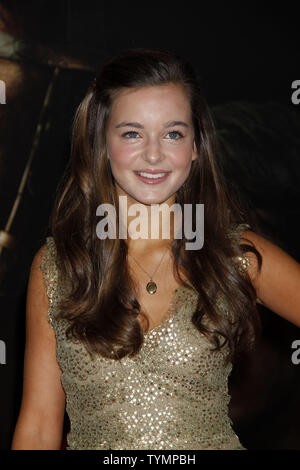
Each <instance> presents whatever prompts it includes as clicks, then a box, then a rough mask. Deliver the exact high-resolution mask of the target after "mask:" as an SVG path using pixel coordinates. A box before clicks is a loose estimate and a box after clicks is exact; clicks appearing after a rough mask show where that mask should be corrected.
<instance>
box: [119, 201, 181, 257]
mask: <svg viewBox="0 0 300 470" xmlns="http://www.w3.org/2000/svg"><path fill="white" fill-rule="evenodd" d="M120 195H121V196H126V198H121V199H120V198H119V215H120V219H119V220H120V224H121V225H122V227H123V233H125V234H127V238H126V240H127V241H126V243H127V245H128V251H133V252H134V251H136V252H143V251H148V250H155V249H158V250H160V249H165V248H167V247H168V246H169V247H170V246H171V243H172V240H173V238H174V232H175V231H176V227H177V225H176V223H175V221H176V215H174V212H173V211H172V210H171V211H170V207H171V206H172V205H173V204H174V203H175V196H172V197H170V198H169V199H168V200H167V201H165V202H163V203H153V204H144V203H140V202H138V201H136V200H134V199H133V198H131V197H130V196H128V194H126V193H124V194H119V196H120Z"/></svg>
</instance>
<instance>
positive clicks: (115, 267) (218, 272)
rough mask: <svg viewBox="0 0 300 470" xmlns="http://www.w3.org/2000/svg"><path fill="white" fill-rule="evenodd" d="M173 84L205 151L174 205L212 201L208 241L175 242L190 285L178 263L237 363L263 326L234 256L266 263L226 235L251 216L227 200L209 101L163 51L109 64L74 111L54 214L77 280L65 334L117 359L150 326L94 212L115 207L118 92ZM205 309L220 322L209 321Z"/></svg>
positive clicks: (123, 254)
mask: <svg viewBox="0 0 300 470" xmlns="http://www.w3.org/2000/svg"><path fill="white" fill-rule="evenodd" d="M168 83H176V84H181V85H182V86H183V87H184V90H185V91H186V93H187V96H188V99H189V102H190V106H191V111H192V119H193V126H194V135H195V143H196V147H197V151H198V158H197V159H196V160H194V161H193V162H192V167H191V170H190V174H189V176H188V178H187V180H186V181H185V183H184V184H183V186H182V187H181V188H180V189H179V190H178V191H177V193H176V202H177V203H179V204H180V205H181V207H182V208H183V207H184V206H183V205H184V204H187V203H188V204H193V207H195V206H194V205H196V204H199V203H200V204H201V203H202V204H204V207H205V242H204V246H203V248H202V249H200V250H195V251H193V250H185V249H184V244H185V243H186V241H187V240H186V239H185V237H184V235H183V237H182V238H181V239H175V240H173V241H172V253H173V258H174V268H175V271H174V272H175V273H176V276H177V278H178V279H179V280H180V282H182V283H183V284H184V281H183V280H182V279H181V276H180V273H179V266H181V267H182V268H183V270H184V272H186V273H187V274H188V279H189V281H190V282H191V284H192V286H193V287H194V289H196V291H197V292H198V294H199V296H198V304H197V308H196V310H195V312H194V314H193V317H192V322H193V324H194V325H195V326H196V327H197V328H198V330H199V331H200V332H202V333H204V334H205V335H206V336H207V337H208V338H209V339H210V340H211V342H212V344H213V345H214V346H215V349H216V350H219V349H220V348H221V347H222V346H223V345H225V344H226V343H227V344H228V346H229V354H228V357H227V360H231V359H232V358H233V357H234V353H235V352H236V351H237V350H238V348H239V350H242V349H243V348H245V347H247V346H249V345H251V344H252V343H253V337H254V336H255V332H258V331H259V329H260V321H259V315H258V311H257V307H256V294H255V290H254V288H253V286H252V284H251V282H250V280H249V277H248V275H247V274H246V275H244V274H241V273H240V272H239V270H238V269H237V265H236V261H235V260H236V257H237V256H241V255H242V254H243V252H244V251H247V250H248V251H253V252H255V253H256V254H257V256H258V259H259V263H258V264H259V268H260V265H261V258H260V254H259V252H257V250H256V249H255V247H253V246H250V245H248V244H247V245H240V244H238V243H232V242H231V239H230V238H228V234H229V233H230V230H231V229H232V223H233V222H236V223H237V222H243V221H244V222H245V220H243V219H242V211H241V210H240V208H239V207H238V205H237V204H235V203H234V202H233V201H230V199H229V197H228V194H227V190H226V187H225V184H224V181H223V179H222V175H221V173H220V171H219V168H218V165H217V161H216V157H215V155H216V149H217V139H216V134H215V129H214V124H213V121H212V118H211V114H210V111H209V108H208V106H207V104H206V101H205V99H204V98H203V96H202V93H201V91H200V85H199V80H198V78H197V77H196V75H195V73H194V72H193V70H192V68H191V66H190V65H189V64H188V63H186V62H184V61H183V60H182V59H180V58H178V57H176V56H173V55H171V54H169V53H166V52H163V51H149V50H130V51H126V52H123V53H122V54H121V55H119V56H118V57H115V58H113V59H112V60H110V61H109V62H107V63H106V64H105V65H104V66H103V67H102V68H101V70H100V71H99V72H98V74H97V76H96V78H95V80H94V82H93V83H92V84H91V85H90V87H89V89H88V91H87V93H86V96H85V97H84V99H83V100H82V102H81V103H80V105H79V107H78V109H77V111H76V113H75V116H74V121H73V123H72V145H71V158H70V162H69V164H68V166H67V168H66V171H65V173H64V175H63V177H62V179H61V182H60V185H59V187H58V190H57V194H56V200H55V204H54V208H53V212H52V214H51V220H50V224H51V232H52V236H53V238H54V241H55V244H56V250H57V255H58V260H59V266H60V271H61V275H62V279H67V281H69V286H70V291H69V293H68V295H65V297H64V299H63V300H62V302H61V304H60V317H62V318H65V319H68V320H69V322H70V325H69V327H68V329H67V335H68V337H71V336H74V337H76V338H77V339H80V340H82V341H83V343H84V344H85V345H86V348H87V350H88V352H89V353H90V354H91V356H93V355H94V354H95V353H98V354H101V355H102V356H104V357H109V358H114V359H118V358H122V357H124V356H126V355H129V356H133V355H135V354H136V353H137V352H138V351H139V350H140V348H141V346H142V343H143V331H142V329H141V326H140V323H139V321H138V319H137V318H136V317H137V315H138V314H141V315H142V316H144V317H146V318H147V316H146V314H145V313H144V312H142V310H141V307H140V304H139V302H138V300H137V298H136V291H135V286H134V282H133V280H132V279H131V277H130V273H129V270H128V266H127V261H126V260H127V244H126V242H125V240H123V239H119V238H116V239H110V238H107V239H105V240H100V239H99V238H98V237H97V234H96V224H97V223H98V222H99V219H98V218H96V209H97V207H98V205H99V204H102V203H110V204H113V205H114V206H115V208H116V213H117V214H118V208H119V206H118V198H117V193H116V189H115V186H114V180H113V175H112V172H111V169H110V164H109V160H108V158H107V153H106V141H105V133H106V124H107V120H108V116H109V112H110V109H111V104H112V102H113V99H114V97H115V96H116V94H117V93H118V92H119V91H120V90H122V89H125V88H133V87H143V86H157V85H163V84H168ZM194 217H195V215H194V214H193V218H194ZM118 222H119V221H118V220H117V233H118ZM193 227H195V221H194V223H193ZM183 232H184V231H183ZM183 232H182V233H183ZM219 294H221V295H222V297H223V298H224V299H225V300H224V301H225V304H226V307H227V314H226V315H224V313H222V312H221V311H220V310H219V308H218V306H217V303H216V301H215V300H216V297H217V295H219ZM204 314H206V315H207V316H208V318H209V319H210V321H211V325H212V326H213V328H208V327H207V326H204V323H203V322H202V321H201V320H202V317H203V315H204ZM234 322H235V323H234ZM233 324H234V325H235V328H233ZM220 337H223V339H224V341H223V344H221V341H220Z"/></svg>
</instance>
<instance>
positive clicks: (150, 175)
mask: <svg viewBox="0 0 300 470" xmlns="http://www.w3.org/2000/svg"><path fill="white" fill-rule="evenodd" d="M138 174H139V175H141V176H145V177H146V178H161V177H162V176H165V175H166V174H167V173H156V174H155V175H153V174H152V173H144V172H143V171H138Z"/></svg>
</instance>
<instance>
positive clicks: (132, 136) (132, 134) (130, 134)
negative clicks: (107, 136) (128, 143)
mask: <svg viewBox="0 0 300 470" xmlns="http://www.w3.org/2000/svg"><path fill="white" fill-rule="evenodd" d="M136 136H138V133H137V132H135V131H129V132H125V133H124V134H122V137H125V138H127V139H135V138H136Z"/></svg>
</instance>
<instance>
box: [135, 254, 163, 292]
mask: <svg viewBox="0 0 300 470" xmlns="http://www.w3.org/2000/svg"><path fill="white" fill-rule="evenodd" d="M166 252H167V250H166V251H165V252H164V254H163V255H162V258H161V260H160V262H159V265H158V266H157V268H156V269H155V271H154V273H153V274H152V276H150V274H149V273H148V272H147V271H145V269H144V268H142V266H141V265H140V263H138V262H137V260H136V259H135V258H134V257H133V256H132V255H131V254H130V253H128V254H129V255H130V256H131V257H132V258H133V259H134V261H135V262H136V263H137V264H138V265H139V267H140V268H141V269H142V270H143V271H144V273H146V274H147V275H148V276H149V277H150V281H149V282H148V283H147V285H146V290H147V292H148V293H149V294H151V295H152V294H155V292H156V291H157V284H156V282H154V281H153V276H154V274H155V273H156V271H157V270H158V268H159V266H160V264H161V262H162V260H163V257H164V256H165V254H166Z"/></svg>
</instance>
